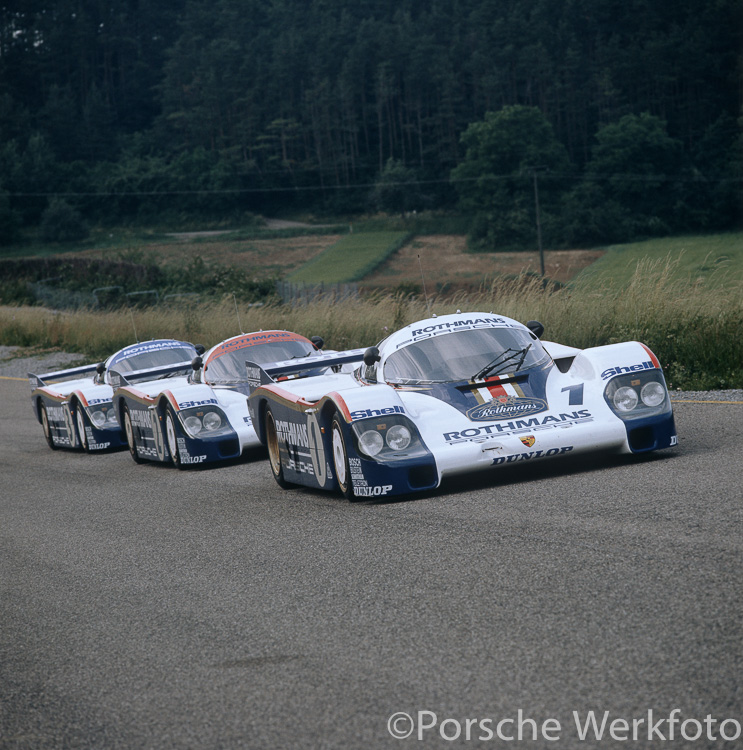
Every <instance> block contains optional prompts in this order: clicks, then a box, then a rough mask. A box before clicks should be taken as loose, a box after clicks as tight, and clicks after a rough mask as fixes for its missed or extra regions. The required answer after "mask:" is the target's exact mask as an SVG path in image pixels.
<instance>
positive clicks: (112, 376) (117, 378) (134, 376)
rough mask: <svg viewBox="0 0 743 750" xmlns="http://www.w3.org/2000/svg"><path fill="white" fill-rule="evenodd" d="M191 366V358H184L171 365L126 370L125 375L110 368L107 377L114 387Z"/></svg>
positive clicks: (156, 377) (171, 373) (172, 372)
mask: <svg viewBox="0 0 743 750" xmlns="http://www.w3.org/2000/svg"><path fill="white" fill-rule="evenodd" d="M191 367H192V365H191V360H184V361H183V362H175V363H174V364H172V365H160V366H159V367H148V368H147V369H146V370H133V371H132V372H127V373H126V375H125V374H124V373H123V372H119V371H118V370H116V369H113V368H112V369H110V370H109V371H108V379H109V380H110V381H111V387H112V388H114V389H116V388H120V387H121V386H124V385H131V384H132V383H141V382H143V381H145V380H159V379H160V378H163V377H165V376H166V375H173V374H175V373H176V372H184V371H188V370H190V369H191Z"/></svg>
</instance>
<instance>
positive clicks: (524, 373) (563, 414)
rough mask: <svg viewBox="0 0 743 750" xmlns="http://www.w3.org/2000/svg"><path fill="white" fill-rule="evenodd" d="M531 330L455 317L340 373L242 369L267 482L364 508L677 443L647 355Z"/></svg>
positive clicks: (436, 321)
mask: <svg viewBox="0 0 743 750" xmlns="http://www.w3.org/2000/svg"><path fill="white" fill-rule="evenodd" d="M543 331H544V328H543V326H542V325H541V324H539V323H536V322H534V321H532V322H530V323H528V324H527V325H526V326H525V325H522V324H521V323H519V322H518V321H516V320H512V319H511V318H507V317H504V316H501V315H494V314H492V313H490V314H488V313H479V312H474V313H469V314H462V313H457V314H454V315H444V316H441V317H433V318H429V319H427V320H422V321H420V322H418V323H413V324H412V325H409V326H406V327H405V328H403V329H402V330H400V331H397V332H396V333H394V334H392V335H391V336H389V337H388V338H386V339H385V340H384V341H382V342H381V343H380V344H379V346H378V347H372V348H370V349H367V350H366V352H365V353H364V355H363V365H362V366H360V367H359V368H358V369H357V370H356V371H355V372H354V373H353V374H351V375H347V374H325V375H322V376H320V377H310V378H305V379H300V380H289V381H284V382H278V378H280V377H285V376H286V375H288V374H290V373H292V372H293V371H295V370H296V369H298V368H301V367H302V366H303V363H302V362H297V361H289V362H281V363H275V364H273V365H264V366H258V365H256V364H253V363H250V365H249V368H250V369H251V371H253V372H256V371H257V373H258V377H255V378H254V386H256V387H254V388H253V391H252V393H251V395H250V399H249V404H250V411H251V414H252V418H253V424H254V425H255V428H256V431H257V433H258V436H259V437H260V439H261V441H262V442H263V443H264V444H265V445H266V446H267V447H268V454H269V459H270V461H269V463H270V466H271V470H272V472H273V474H274V477H275V478H276V480H277V481H278V483H279V484H280V485H281V486H288V485H305V486H307V487H316V488H321V489H325V490H340V492H342V493H343V494H344V495H346V497H348V498H349V499H352V500H362V499H368V498H375V497H377V498H378V497H391V496H393V495H404V494H408V493H411V492H415V491H422V490H429V489H432V488H434V487H437V486H438V485H439V484H440V483H441V480H442V479H443V478H444V477H446V476H449V475H454V474H461V473H466V472H473V471H479V470H487V469H498V468H501V467H503V466H508V465H511V464H515V463H519V462H521V463H526V462H534V463H538V462H541V461H543V460H545V459H550V458H560V457H564V456H574V455H577V454H580V453H588V452H597V451H603V452H615V453H644V452H647V451H653V450H657V449H660V448H668V447H670V446H673V445H676V440H677V438H676V428H675V426H674V419H673V412H672V409H671V402H670V399H669V396H668V392H667V389H666V384H665V380H664V378H663V373H662V371H661V366H660V363H659V362H658V359H657V358H656V357H655V355H654V354H653V353H652V352H651V351H650V349H648V348H647V347H646V346H645V345H644V344H640V343H638V342H634V341H632V342H627V343H621V344H612V345H609V346H600V347H595V348H591V349H583V350H581V349H575V348H572V347H568V346H563V345H560V344H556V343H552V342H548V341H544V342H543V341H541V340H540V339H539V337H540V336H541V334H542V333H543ZM339 356H342V355H339ZM330 363H332V359H331V360H330ZM305 366H306V365H305Z"/></svg>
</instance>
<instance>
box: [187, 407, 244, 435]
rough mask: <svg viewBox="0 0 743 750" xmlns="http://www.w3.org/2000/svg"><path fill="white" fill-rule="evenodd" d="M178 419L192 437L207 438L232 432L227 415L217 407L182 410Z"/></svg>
mask: <svg viewBox="0 0 743 750" xmlns="http://www.w3.org/2000/svg"><path fill="white" fill-rule="evenodd" d="M178 417H179V419H180V420H181V424H182V425H183V428H184V429H185V431H186V432H187V433H188V434H189V435H190V436H191V437H192V438H195V437H199V438H207V437H211V436H214V435H223V434H224V433H226V432H231V431H232V428H231V427H230V423H229V421H228V420H227V416H226V414H225V413H224V412H223V411H222V410H221V409H220V408H219V407H217V406H212V405H211V404H210V405H209V406H203V407H202V406H199V407H194V408H191V409H182V410H181V411H179V412H178Z"/></svg>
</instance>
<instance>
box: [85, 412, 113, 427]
mask: <svg viewBox="0 0 743 750" xmlns="http://www.w3.org/2000/svg"><path fill="white" fill-rule="evenodd" d="M111 413H113V409H111ZM90 421H91V422H92V423H93V424H94V425H95V426H96V427H103V425H104V424H106V415H105V414H104V413H103V412H102V411H91V412H90Z"/></svg>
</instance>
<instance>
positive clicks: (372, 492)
mask: <svg viewBox="0 0 743 750" xmlns="http://www.w3.org/2000/svg"><path fill="white" fill-rule="evenodd" d="M391 490H392V485H391V484H384V485H381V486H376V487H357V486H356V485H354V487H353V494H354V495H356V497H379V496H380V495H386V494H387V493H388V492H390V491H391Z"/></svg>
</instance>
